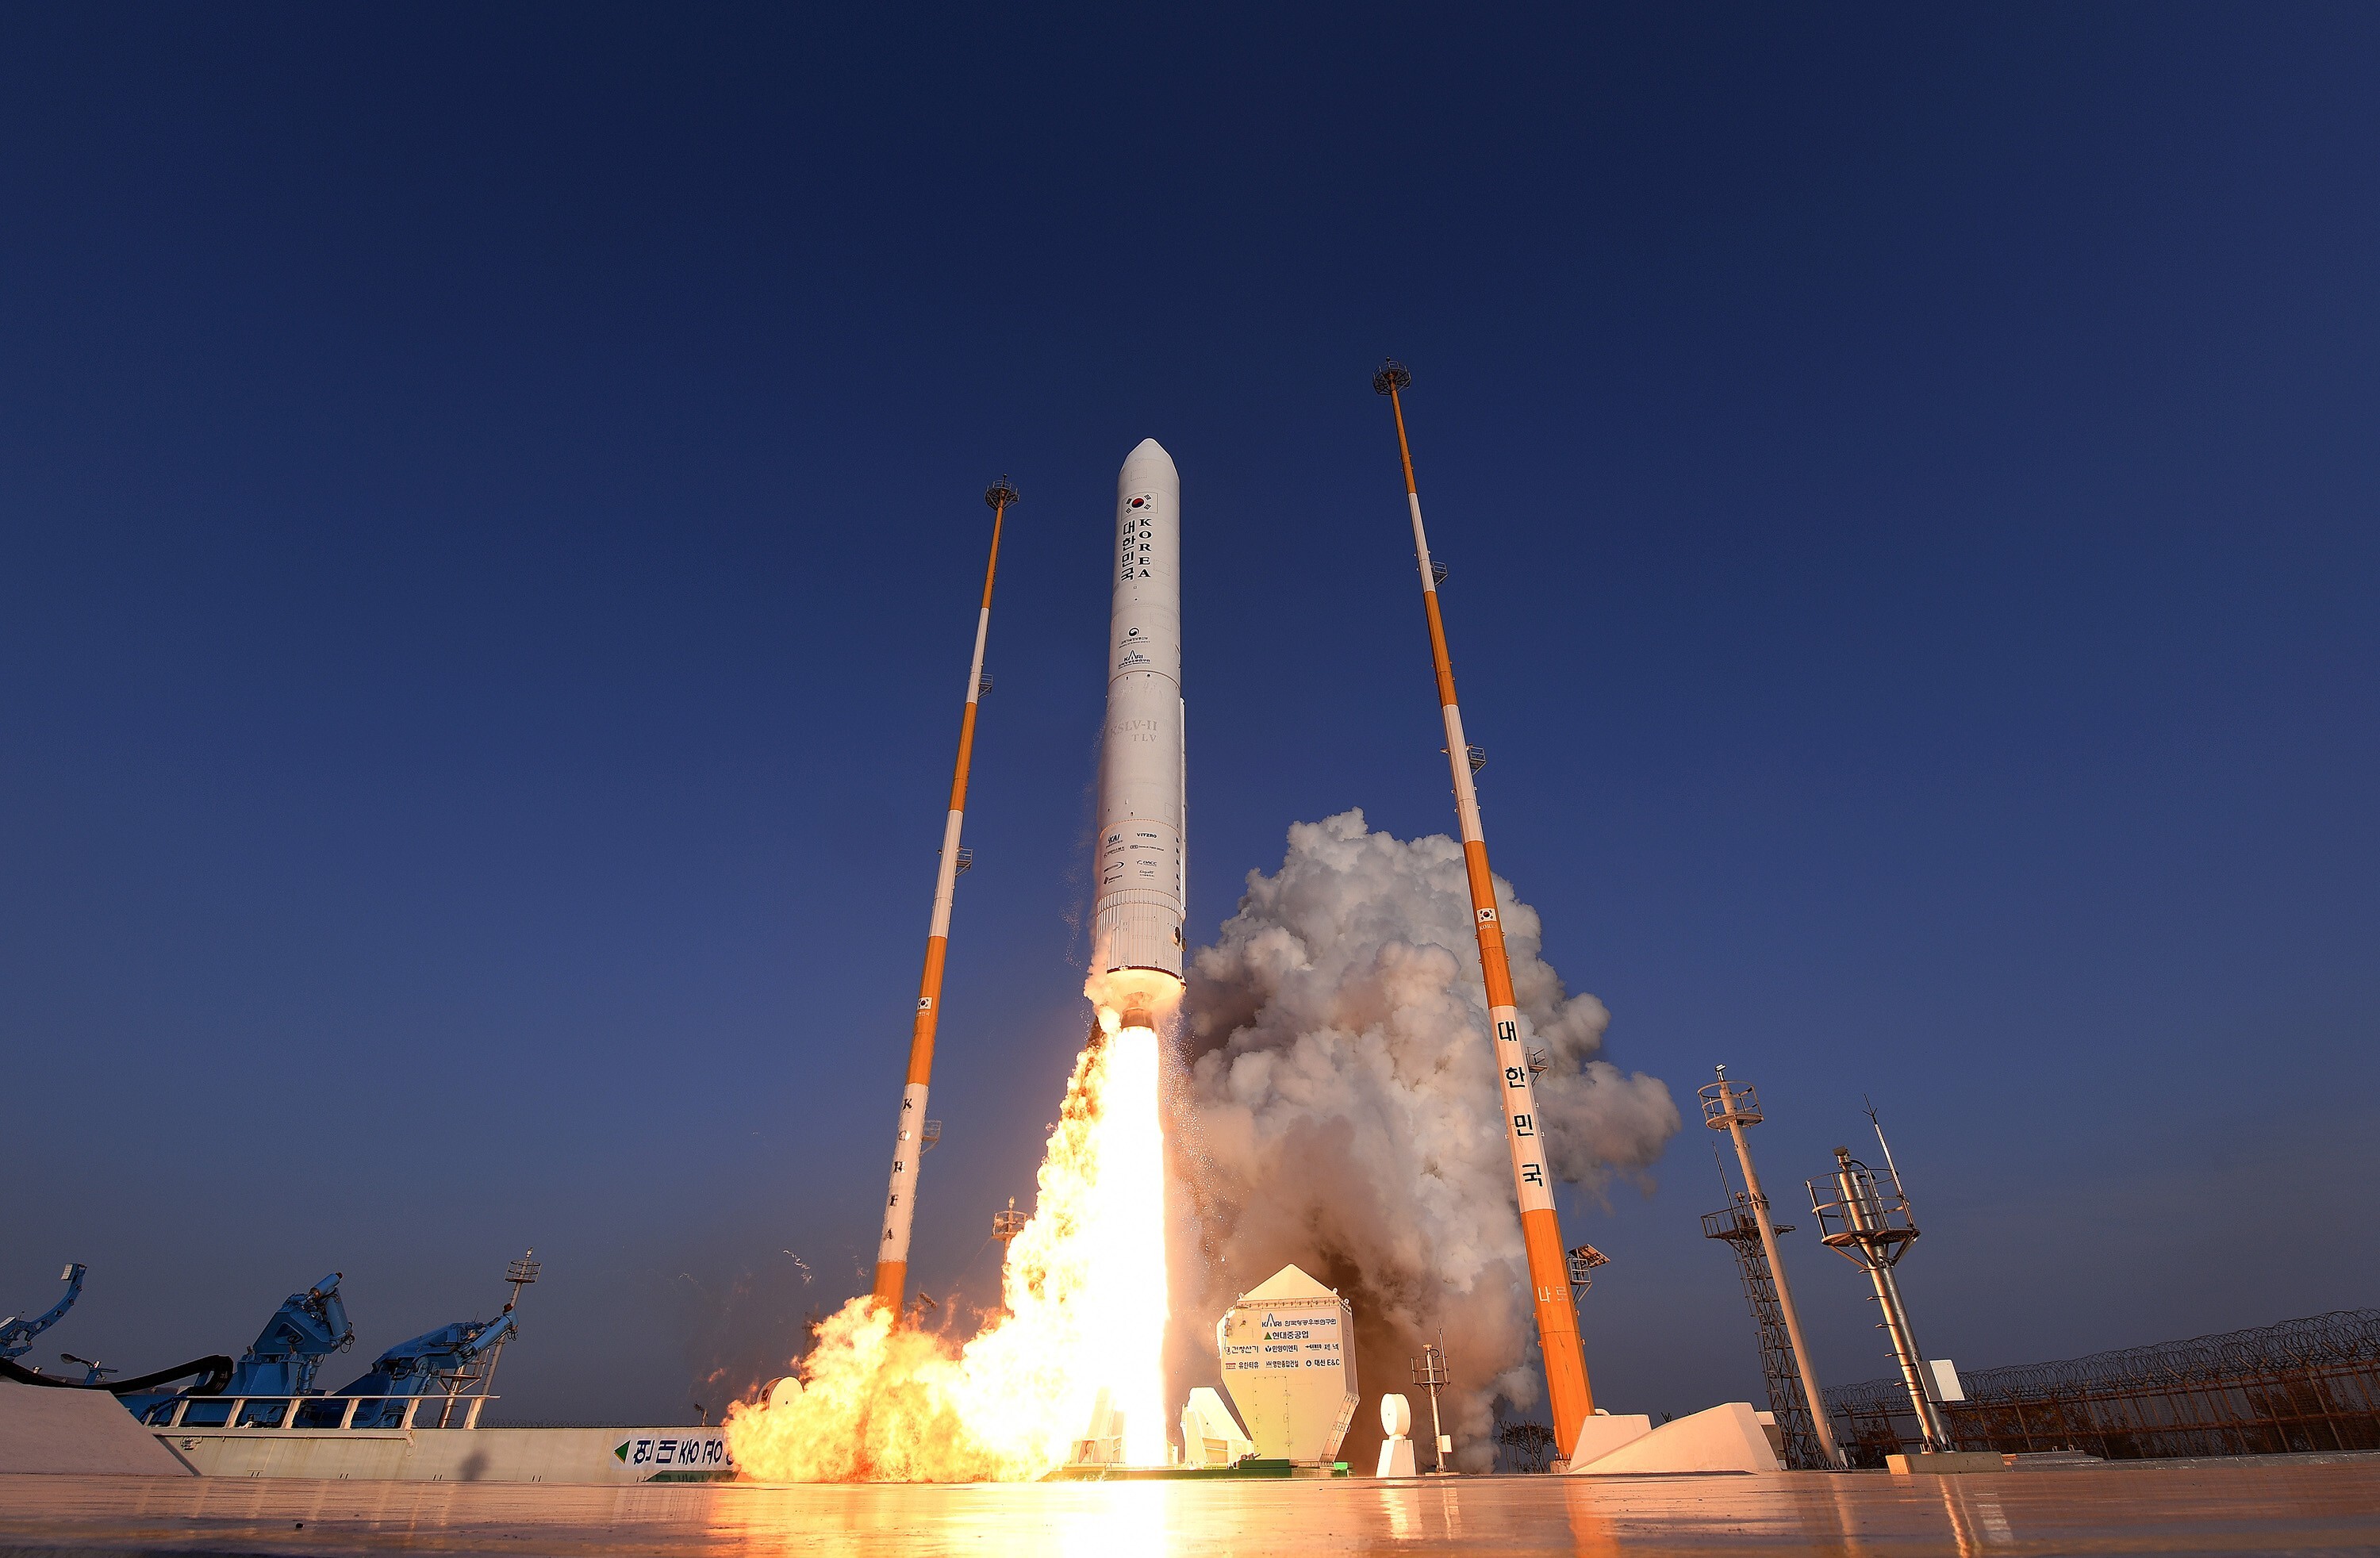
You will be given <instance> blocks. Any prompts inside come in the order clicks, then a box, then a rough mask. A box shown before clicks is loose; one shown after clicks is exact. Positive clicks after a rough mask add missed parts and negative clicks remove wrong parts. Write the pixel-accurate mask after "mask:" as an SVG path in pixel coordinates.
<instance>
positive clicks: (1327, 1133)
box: [1172, 810, 1679, 1470]
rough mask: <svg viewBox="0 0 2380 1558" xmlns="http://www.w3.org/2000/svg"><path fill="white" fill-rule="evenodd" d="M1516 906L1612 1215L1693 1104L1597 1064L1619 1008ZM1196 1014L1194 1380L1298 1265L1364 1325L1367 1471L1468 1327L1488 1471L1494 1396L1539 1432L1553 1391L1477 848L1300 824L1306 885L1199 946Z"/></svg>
mask: <svg viewBox="0 0 2380 1558" xmlns="http://www.w3.org/2000/svg"><path fill="white" fill-rule="evenodd" d="M1496 902H1497V905H1498V907H1499V909H1500V918H1501V919H1502V920H1503V925H1504V938H1505V945H1506V947H1507V949H1508V950H1509V952H1510V954H1511V957H1512V984H1513V989H1514V992H1515V993H1516V995H1517V997H1518V999H1519V1004H1520V1011H1521V1028H1522V1037H1523V1039H1524V1041H1525V1042H1526V1043H1527V1044H1528V1045H1529V1046H1530V1047H1531V1048H1533V1049H1542V1050H1544V1051H1546V1052H1547V1058H1548V1066H1547V1069H1546V1070H1545V1071H1544V1073H1543V1074H1542V1075H1540V1076H1539V1077H1537V1110H1538V1114H1539V1117H1540V1118H1541V1119H1543V1120H1544V1121H1545V1122H1546V1123H1547V1125H1548V1127H1549V1128H1548V1145H1549V1147H1550V1149H1551V1155H1552V1162H1553V1166H1554V1169H1555V1172H1556V1173H1557V1174H1558V1175H1559V1176H1560V1178H1561V1179H1563V1180H1564V1181H1567V1182H1569V1183H1572V1184H1576V1185H1582V1186H1585V1187H1589V1188H1590V1189H1594V1190H1597V1191H1598V1192H1599V1191H1600V1190H1601V1188H1602V1187H1604V1186H1605V1185H1607V1184H1608V1183H1609V1180H1610V1178H1611V1177H1612V1175H1614V1174H1620V1175H1630V1176H1635V1177H1641V1176H1642V1171H1643V1170H1644V1169H1645V1168H1646V1167H1647V1166H1648V1165H1649V1164H1651V1163H1652V1162H1654V1160H1655V1159H1657V1158H1658V1157H1659V1156H1660V1153H1661V1150H1662V1148H1663V1147H1664V1145H1665V1144H1666V1143H1667V1142H1668V1141H1669V1139H1670V1138H1671V1137H1672V1136H1674V1135H1676V1134H1677V1131H1678V1128H1679V1120H1678V1108H1677V1104H1676V1103H1675V1102H1673V1101H1672V1100H1671V1099H1670V1089H1668V1088H1667V1087H1666V1086H1665V1085H1664V1084H1662V1083H1661V1082H1660V1081H1658V1079H1656V1078H1654V1077H1648V1076H1645V1074H1644V1073H1642V1072H1637V1073H1634V1074H1629V1073H1623V1072H1622V1071H1621V1070H1620V1069H1619V1068H1618V1067H1617V1066H1615V1065H1611V1064H1610V1063H1609V1062H1608V1061H1605V1060H1601V1059H1598V1058H1597V1055H1598V1053H1599V1052H1600V1051H1601V1049H1602V1047H1603V1031H1604V1028H1605V1026H1606V1025H1607V1023H1608V1022H1609V1013H1608V1012H1606V1011H1605V1010H1604V1006H1603V1003H1602V1002H1600V1001H1598V1000H1597V999H1596V998H1595V997H1594V996H1592V995H1586V994H1579V995H1572V994H1570V993H1568V992H1567V990H1566V988H1565V987H1564V985H1563V983H1562V980H1561V976H1560V975H1559V974H1557V973H1555V972H1554V970H1553V969H1552V968H1550V967H1549V966H1548V964H1547V963H1546V961H1545V959H1544V957H1543V956H1542V955H1540V950H1541V946H1542V942H1543V936H1542V931H1541V927H1540V924H1539V921H1538V919H1537V913H1536V910H1535V909H1533V908H1531V907H1529V906H1527V905H1526V904H1524V903H1521V902H1519V901H1518V900H1516V899H1515V898H1514V897H1513V896H1512V886H1511V884H1510V883H1509V882H1505V881H1504V880H1503V879H1502V878H1501V877H1499V878H1497V880H1496ZM1186 1012H1187V1021H1186V1022H1185V1024H1184V1052H1185V1059H1186V1061H1187V1063H1188V1071H1187V1075H1186V1076H1185V1077H1181V1078H1179V1079H1178V1083H1177V1096H1176V1098H1175V1100H1174V1108H1175V1112H1176V1114H1177V1129H1176V1131H1175V1132H1174V1135H1175V1137H1176V1138H1177V1140H1178V1141H1179V1143H1180V1149H1181V1153H1182V1157H1183V1160H1184V1161H1183V1162H1181V1163H1180V1165H1179V1173H1178V1180H1179V1182H1180V1183H1182V1184H1183V1185H1184V1186H1185V1187H1186V1192H1187V1193H1186V1197H1185V1198H1184V1199H1186V1200H1187V1201H1188V1202H1189V1205H1187V1206H1186V1207H1184V1208H1182V1209H1181V1210H1182V1211H1184V1212H1186V1213H1187V1214H1188V1215H1187V1216H1179V1215H1177V1217H1176V1218H1175V1219H1174V1220H1173V1221H1174V1225H1175V1227H1176V1228H1177V1230H1179V1237H1178V1238H1177V1245H1178V1246H1179V1247H1180V1248H1179V1250H1178V1253H1177V1256H1176V1258H1175V1260H1173V1262H1172V1266H1173V1270H1174V1272H1176V1273H1177V1284H1178V1286H1177V1296H1176V1302H1175V1313H1176V1314H1177V1315H1181V1316H1183V1317H1184V1324H1183V1325H1182V1326H1181V1327H1180V1329H1179V1331H1178V1332H1177V1336H1176V1340H1175V1344H1174V1355H1173V1357H1174V1367H1173V1369H1172V1375H1173V1378H1174V1379H1175V1380H1176V1381H1177V1382H1204V1381H1208V1380H1212V1379H1215V1378H1216V1365H1215V1357H1214V1336H1213V1334H1212V1326H1213V1323H1214V1320H1215V1317H1217V1316H1218V1315H1220V1313H1221V1311H1222V1310H1223V1309H1224V1308H1227V1307H1228V1306H1229V1305H1230V1304H1231V1303H1232V1301H1233V1298H1234V1297H1235V1296H1237V1295H1238V1294H1239V1293H1241V1292H1244V1291H1245V1290H1247V1289H1248V1288H1251V1287H1254V1286H1255V1285H1256V1284H1257V1283H1259V1282H1262V1281H1263V1280H1264V1279H1265V1278H1267V1277H1269V1276H1270V1275H1271V1274H1272V1273H1273V1272H1276V1271H1278V1270H1280V1269H1281V1267H1282V1266H1284V1265H1287V1264H1290V1263H1291V1262H1295V1263H1296V1264H1298V1265H1300V1266H1303V1267H1304V1268H1305V1270H1306V1271H1307V1272H1311V1273H1312V1274H1313V1275H1315V1276H1316V1277H1318V1278H1319V1279H1320V1280H1321V1281H1323V1282H1325V1283H1328V1284H1330V1285H1331V1286H1333V1287H1336V1288H1338V1289H1339V1290H1340V1291H1341V1292H1342V1294H1344V1295H1345V1296H1347V1297H1348V1299H1349V1300H1350V1301H1351V1302H1352V1303H1353V1304H1354V1308H1355V1339H1356V1357H1357V1366H1358V1373H1359V1381H1358V1384H1359V1388H1360V1389H1361V1390H1362V1393H1363V1395H1364V1400H1365V1404H1366V1405H1365V1409H1363V1410H1360V1411H1358V1413H1357V1414H1356V1418H1355V1424H1356V1426H1355V1430H1354V1432H1351V1433H1350V1435H1349V1436H1348V1442H1347V1444H1346V1446H1345V1448H1344V1449H1343V1450H1342V1458H1344V1459H1346V1460H1348V1461H1349V1462H1350V1464H1351V1465H1354V1464H1363V1463H1367V1462H1368V1459H1369V1457H1370V1455H1371V1454H1372V1450H1371V1448H1370V1446H1371V1445H1373V1444H1376V1443H1377V1442H1378V1431H1379V1430H1378V1414H1377V1412H1375V1411H1373V1410H1371V1409H1370V1408H1371V1405H1372V1404H1373V1403H1374V1402H1376V1401H1377V1400H1378V1396H1379V1395H1380V1394H1382V1393H1383V1392H1388V1391H1400V1392H1404V1393H1406V1394H1411V1395H1413V1396H1414V1398H1415V1406H1416V1409H1417V1410H1420V1411H1422V1412H1424V1413H1425V1414H1426V1413H1427V1406H1425V1405H1423V1404H1422V1402H1421V1400H1420V1397H1419V1393H1417V1392H1415V1391H1413V1389H1412V1387H1411V1385H1410V1384H1409V1382H1408V1381H1409V1375H1408V1372H1407V1359H1408V1358H1410V1357H1413V1356H1415V1355H1416V1354H1418V1353H1419V1352H1420V1351H1421V1348H1422V1344H1423V1342H1424V1341H1425V1340H1435V1339H1436V1337H1437V1334H1438V1333H1439V1328H1440V1327H1443V1328H1444V1329H1445V1333H1446V1340H1447V1345H1448V1349H1449V1351H1450V1353H1451V1357H1452V1360H1453V1372H1454V1386H1453V1388H1452V1389H1451V1391H1448V1392H1445V1393H1443V1394H1442V1395H1441V1409H1442V1411H1444V1413H1445V1414H1446V1425H1445V1426H1446V1431H1447V1432H1448V1433H1450V1434H1451V1435H1453V1437H1454V1439H1455V1442H1456V1445H1457V1448H1458V1457H1457V1459H1458V1463H1459V1464H1460V1465H1462V1466H1463V1467H1464V1468H1465V1469H1471V1470H1484V1469H1486V1468H1487V1467H1488V1466H1489V1465H1490V1464H1491V1463H1492V1461H1493V1458H1494V1455H1495V1445H1494V1442H1493V1431H1492V1430H1493V1413H1494V1407H1493V1403H1494V1401H1495V1399H1496V1398H1497V1397H1498V1396H1501V1397H1503V1398H1504V1399H1505V1400H1506V1401H1507V1402H1509V1403H1510V1404H1511V1405H1512V1407H1513V1408H1515V1409H1517V1410H1518V1411H1520V1412H1521V1413H1522V1414H1524V1415H1529V1414H1531V1413H1532V1411H1533V1409H1536V1408H1538V1406H1539V1403H1540V1402H1541V1401H1542V1399H1543V1385H1542V1383H1541V1381H1540V1377H1539V1374H1538V1369H1537V1363H1536V1328H1535V1322H1534V1320H1533V1318H1532V1316H1531V1313H1530V1307H1529V1303H1528V1297H1527V1287H1526V1274H1527V1263H1526V1260H1525V1259H1524V1255H1523V1252H1522V1245H1521V1223H1520V1216H1519V1213H1518V1212H1517V1211H1515V1210H1514V1203H1513V1199H1512V1165H1511V1159H1510V1157H1509V1155H1508V1152H1507V1149H1506V1145H1505V1134H1504V1122H1503V1119H1502V1117H1501V1115H1500V1114H1499V1113H1498V1109H1497V1098H1498V1089H1497V1086H1496V1082H1497V1077H1496V1075H1495V1070H1494V1063H1493V1051H1492V1048H1491V1046H1490V1044H1489V1041H1488V1008H1487V998H1486V992H1485V991H1484V990H1483V989H1482V987H1481V982H1480V972H1479V949H1478V945H1477V943H1476V941H1475V939H1474V933H1473V930H1472V914H1471V903H1470V897H1469V893H1468V889H1467V887H1466V886H1465V882H1464V877H1463V850H1462V846H1460V845H1458V844H1456V843H1455V842H1454V841H1453V840H1452V839H1450V838H1447V837H1444V836H1443V835H1433V836H1430V837H1427V838H1419V839H1415V840H1412V841H1410V842H1407V841H1403V840H1400V839H1396V838H1393V837H1391V836H1390V835H1389V834H1384V833H1375V832H1373V831H1372V830H1371V829H1370V828H1368V827H1367V826H1366V823H1365V821H1364V814H1363V813H1362V812H1361V811H1360V810H1352V811H1344V812H1342V813H1340V814H1339V815H1338V816H1335V817H1330V818H1326V819H1324V820H1323V821H1321V822H1301V823H1298V824H1296V825H1295V826H1293V827H1292V828H1291V829H1290V830H1289V852H1288V855H1287V858H1284V859H1283V860H1282V862H1281V870H1279V871H1277V872H1275V873H1274V874H1272V875H1270V876H1267V875H1264V874H1263V873H1261V872H1257V871H1251V872H1250V873H1249V875H1248V890H1247V895H1246V896H1245V897H1244V898H1243V899H1242V900H1241V902H1240V907H1239V910H1238V912H1237V913H1236V914H1234V915H1233V917H1232V919H1230V920H1228V921H1227V922H1225V924H1224V925H1223V928H1222V931H1221V934H1220V937H1219V938H1218V939H1217V941H1216V943H1215V944H1214V945H1212V946H1208V947H1204V948H1202V949H1200V951H1199V953H1198V955H1197V957H1196V962H1195V966H1194V968H1193V970H1192V973H1191V977H1190V986H1189V994H1188V1000H1187V1004H1186ZM1565 1232H1566V1233H1569V1234H1571V1235H1572V1236H1573V1238H1575V1237H1576V1236H1577V1235H1576V1233H1575V1231H1573V1230H1567V1229H1566V1230H1565ZM1202 1332H1203V1333H1202ZM1186 1388H1187V1385H1186V1383H1177V1392H1178V1391H1179V1390H1184V1389H1186ZM1534 1415H1535V1416H1537V1417H1539V1418H1542V1417H1543V1416H1544V1413H1543V1411H1542V1410H1535V1411H1534ZM1424 1420H1425V1422H1426V1421H1427V1418H1425V1419H1424ZM1367 1425H1368V1430H1367ZM1419 1431H1420V1432H1421V1433H1422V1434H1424V1435H1427V1428H1426V1427H1425V1428H1423V1429H1421V1430H1419ZM1424 1459H1425V1461H1426V1460H1427V1454H1425V1455H1424Z"/></svg>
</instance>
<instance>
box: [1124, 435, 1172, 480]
mask: <svg viewBox="0 0 2380 1558" xmlns="http://www.w3.org/2000/svg"><path fill="white" fill-rule="evenodd" d="M1152 466H1153V467H1156V468H1157V469H1160V470H1164V471H1167V472H1172V471H1173V456H1172V455H1169V454H1167V453H1166V452H1165V445H1164V444H1160V443H1159V442H1158V441H1157V440H1156V439H1154V438H1144V439H1142V440H1141V441H1140V442H1139V444H1136V445H1135V446H1134V448H1133V451H1132V453H1131V454H1129V455H1126V456H1124V457H1123V469H1126V470H1132V469H1148V468H1150V467H1152Z"/></svg>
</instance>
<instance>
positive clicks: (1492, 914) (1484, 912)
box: [1479, 908, 1496, 925]
mask: <svg viewBox="0 0 2380 1558" xmlns="http://www.w3.org/2000/svg"><path fill="white" fill-rule="evenodd" d="M1495 918H1496V911H1495V910H1494V909H1491V908H1484V909H1481V910H1480V911H1479V923H1480V924H1482V925H1485V924H1487V923H1488V921H1489V920H1491V919H1495Z"/></svg>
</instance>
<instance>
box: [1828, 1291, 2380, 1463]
mask: <svg viewBox="0 0 2380 1558" xmlns="http://www.w3.org/2000/svg"><path fill="white" fill-rule="evenodd" d="M1961 1383H1962V1385H1963V1386H1964V1389H1965V1392H1966V1396H1967V1399H1966V1400H1965V1401H1963V1402H1945V1403H1943V1404H1941V1405H1942V1410H1943V1413H1944V1415H1945V1417H1946V1418H1948V1419H1949V1426H1950V1431H1951V1436H1952V1439H1953V1441H1954V1442H1955V1443H1956V1445H1957V1447H1958V1448H1960V1449H1961V1450H1997V1451H1999V1452H2000V1453H2002V1454H2004V1455H2010V1454H2015V1455H2021V1454H2027V1453H2037V1452H2043V1451H2055V1450H2072V1451H2080V1452H2083V1453H2084V1454H2087V1455H2098V1456H2101V1457H2103V1458H2105V1459H2107V1460H2140V1459H2145V1458H2150V1457H2166V1456H2178V1455H2285V1454H2289V1453H2293V1452H2306V1451H2347V1450H2380V1309H2337V1310H2333V1311H2332V1312H2331V1313H2329V1314H2323V1315H2313V1316H2311V1317H2309V1318H2307V1319H2304V1320H2289V1321H2282V1322H2280V1323H2279V1324H2278V1325H2266V1326H2258V1327H2255V1328H2253V1329H2251V1330H2246V1331H2227V1332H2224V1333H2220V1334H2217V1335H2213V1336H2196V1337H2192V1338H2190V1339H2189V1340H2187V1341H2180V1342H2161V1343H2157V1344H2155V1345H2150V1346H2144V1347H2124V1348H2120V1349H2118V1350H2116V1351H2113V1352H2104V1353H2093V1354H2091V1355H2090V1356H2089V1357H2077V1358H2068V1359H2064V1360H2062V1361H2058V1362H2054V1363H2022V1364H2017V1365H2014V1366H2012V1367H2009V1368H2004V1369H1977V1370H1976V1371H1974V1372H1973V1373H1972V1374H1968V1375H1966V1376H1965V1377H1964V1378H1963V1380H1962V1381H1961ZM1827 1406H1828V1411H1829V1413H1830V1414H1831V1416H1832V1417H1833V1419H1834V1421H1835V1422H1836V1424H1837V1425H1838V1429H1839V1433H1838V1437H1839V1438H1840V1440H1841V1442H1842V1444H1843V1447H1844V1449H1845V1451H1846V1452H1847V1453H1849V1454H1850V1455H1851V1457H1852V1463H1853V1464H1854V1465H1859V1466H1881V1465H1883V1464H1884V1457H1885V1456H1886V1455H1892V1454H1896V1453H1902V1452H1911V1451H1914V1450H1917V1449H1919V1448H1922V1446H1923V1440H1922V1437H1921V1436H1920V1434H1919V1432H1918V1430H1917V1418H1916V1414H1915V1412H1914V1411H1913V1409H1912V1407H1911V1406H1910V1402H1909V1393H1908V1389H1907V1387H1906V1386H1905V1385H1903V1383H1902V1382H1900V1380H1898V1379H1888V1380H1867V1381H1863V1382H1860V1383H1858V1384H1854V1385H1846V1386H1843V1387H1842V1388H1841V1389H1840V1390H1831V1391H1828V1393H1827Z"/></svg>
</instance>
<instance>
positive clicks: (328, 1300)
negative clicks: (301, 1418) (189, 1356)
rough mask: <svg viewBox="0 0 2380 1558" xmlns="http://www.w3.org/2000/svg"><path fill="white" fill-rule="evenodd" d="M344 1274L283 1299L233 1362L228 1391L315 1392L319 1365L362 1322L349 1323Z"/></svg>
mask: <svg viewBox="0 0 2380 1558" xmlns="http://www.w3.org/2000/svg"><path fill="white" fill-rule="evenodd" d="M339 1276H340V1273H339V1272H332V1273H331V1274H330V1275H329V1276H327V1277H324V1278H323V1279H322V1281H321V1282H318V1283H316V1284H314V1285H313V1286H311V1287H310V1288H308V1289H307V1290H306V1291H305V1292H303V1293H293V1294H291V1295H290V1296H288V1297H286V1298H284V1299H283V1300H282V1301H281V1308H278V1309H276V1310H274V1311H273V1318H272V1319H271V1320H269V1321H265V1322H264V1329H263V1330H262V1331H261V1332H259V1333H257V1337H256V1340H255V1342H254V1343H253V1344H251V1345H249V1349H248V1351H247V1352H245V1353H242V1354H241V1355H240V1359H239V1362H238V1363H237V1364H235V1365H233V1367H232V1371H231V1384H230V1386H229V1388H228V1389H227V1390H226V1391H225V1394H229V1395H311V1394H314V1371H315V1370H316V1369H320V1368H322V1360H323V1359H324V1358H326V1357H330V1356H331V1355H332V1354H333V1353H341V1352H345V1351H346V1350H347V1349H348V1348H349V1347H352V1346H354V1345H356V1328H355V1327H354V1326H352V1325H349V1324H348V1323H347V1305H346V1300H345V1299H343V1298H341V1297H340V1296H339ZM135 1410H138V1408H135Z"/></svg>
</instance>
